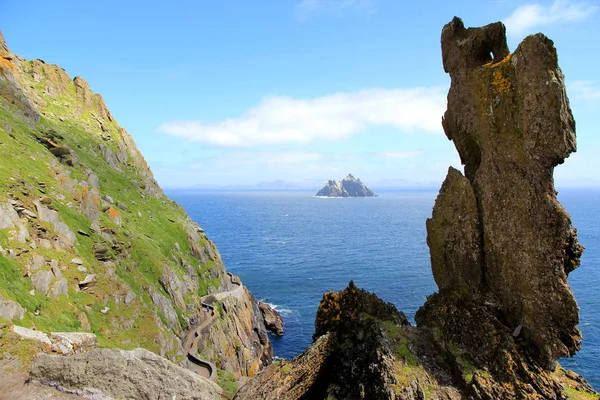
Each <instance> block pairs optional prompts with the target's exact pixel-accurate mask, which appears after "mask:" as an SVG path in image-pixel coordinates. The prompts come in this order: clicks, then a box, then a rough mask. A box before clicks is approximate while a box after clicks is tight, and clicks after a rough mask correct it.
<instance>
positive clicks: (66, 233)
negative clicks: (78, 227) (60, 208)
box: [34, 200, 77, 245]
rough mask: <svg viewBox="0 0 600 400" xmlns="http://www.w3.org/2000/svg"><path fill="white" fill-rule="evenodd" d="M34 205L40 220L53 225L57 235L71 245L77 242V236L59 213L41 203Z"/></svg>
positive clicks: (35, 202) (37, 202)
mask: <svg viewBox="0 0 600 400" xmlns="http://www.w3.org/2000/svg"><path fill="white" fill-rule="evenodd" d="M34 204H35V206H36V208H37V211H38V214H39V217H40V220H42V221H44V222H49V223H50V224H52V227H53V228H54V230H55V231H56V233H58V234H60V235H61V236H62V237H63V238H64V239H66V241H67V242H68V243H69V244H71V245H72V244H73V243H75V241H76V239H77V238H76V236H75V234H74V233H73V232H72V231H71V230H70V229H69V227H68V226H67V225H66V224H65V223H64V222H62V220H61V219H60V217H59V215H58V213H57V212H56V211H54V210H51V209H49V208H48V207H46V206H44V205H42V204H41V203H40V202H39V201H37V200H36V201H34Z"/></svg>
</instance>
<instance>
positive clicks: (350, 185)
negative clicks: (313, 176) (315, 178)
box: [317, 174, 377, 197]
mask: <svg viewBox="0 0 600 400" xmlns="http://www.w3.org/2000/svg"><path fill="white" fill-rule="evenodd" d="M375 196H377V195H376V194H375V193H373V191H372V190H371V189H369V188H368V187H367V186H366V185H365V184H364V183H362V182H361V181H360V179H356V178H355V177H354V176H352V174H348V176H347V177H345V178H344V179H342V180H341V181H334V180H329V181H328V182H327V184H326V185H325V186H323V188H322V189H321V190H319V192H317V197H375Z"/></svg>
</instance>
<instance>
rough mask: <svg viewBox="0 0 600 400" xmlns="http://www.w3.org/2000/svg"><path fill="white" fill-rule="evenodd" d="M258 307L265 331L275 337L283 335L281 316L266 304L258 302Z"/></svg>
mask: <svg viewBox="0 0 600 400" xmlns="http://www.w3.org/2000/svg"><path fill="white" fill-rule="evenodd" d="M258 307H259V308H260V312H261V313H262V315H263V318H264V319H265V326H266V328H267V330H268V331H269V332H271V333H272V334H274V335H277V336H281V335H283V318H282V317H281V314H280V313H279V312H278V311H277V310H275V309H274V308H273V307H271V305H269V304H267V303H263V302H259V303H258Z"/></svg>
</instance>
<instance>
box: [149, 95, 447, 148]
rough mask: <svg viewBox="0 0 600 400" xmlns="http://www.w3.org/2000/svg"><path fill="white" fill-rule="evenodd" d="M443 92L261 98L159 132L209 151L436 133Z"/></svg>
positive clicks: (173, 123)
mask: <svg viewBox="0 0 600 400" xmlns="http://www.w3.org/2000/svg"><path fill="white" fill-rule="evenodd" d="M445 92H446V88H416V89H367V90H361V91H358V92H349V93H337V94H333V95H329V96H323V97H318V98H315V99H308V100H307V99H294V98H291V97H267V98H265V99H263V100H262V101H261V102H260V103H259V104H258V105H257V106H256V107H254V108H252V109H250V110H248V111H247V112H246V113H245V114H244V115H242V116H240V117H239V118H235V119H228V120H225V121H217V122H210V121H171V122H166V123H164V124H162V125H160V126H159V127H158V129H157V131H158V132H159V133H164V134H167V135H171V136H177V137H181V138H184V139H187V140H190V141H194V142H203V143H208V144H211V145H215V146H223V147H234V146H253V145H276V144H285V143H297V144H306V143H311V142H314V141H319V140H324V141H339V140H343V139H346V138H348V137H350V136H351V135H354V134H356V133H359V132H361V131H363V130H365V129H366V128H367V127H369V126H390V127H393V128H396V129H398V130H400V131H402V132H409V133H410V132H429V133H440V132H441V131H442V129H441V122H440V121H441V117H442V114H443V112H444V109H445V108H446V95H445Z"/></svg>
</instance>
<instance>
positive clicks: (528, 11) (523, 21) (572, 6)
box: [503, 0, 598, 36]
mask: <svg viewBox="0 0 600 400" xmlns="http://www.w3.org/2000/svg"><path fill="white" fill-rule="evenodd" d="M597 10H598V7H597V6H594V5H591V4H589V3H587V2H579V3H574V2H571V1H569V0H555V1H554V3H552V5H550V6H548V7H544V6H542V5H540V4H526V5H523V6H520V7H518V8H517V9H516V10H515V11H514V12H513V13H512V14H511V15H510V16H509V17H508V18H506V19H505V20H504V21H503V22H504V25H506V30H507V33H508V34H509V35H515V36H518V35H523V34H525V33H531V30H532V29H533V28H535V27H537V26H540V25H547V24H551V23H556V22H573V21H578V20H582V19H584V18H587V17H589V16H590V15H592V14H593V13H595V12H596V11H597Z"/></svg>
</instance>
